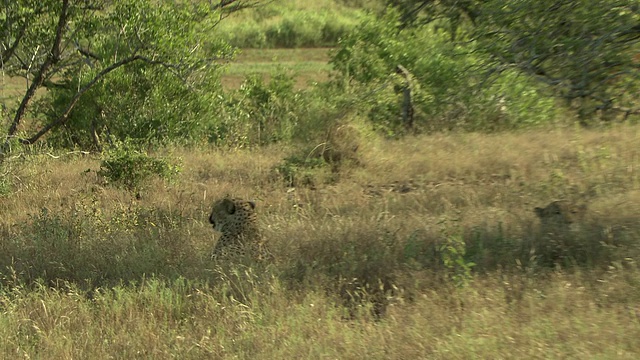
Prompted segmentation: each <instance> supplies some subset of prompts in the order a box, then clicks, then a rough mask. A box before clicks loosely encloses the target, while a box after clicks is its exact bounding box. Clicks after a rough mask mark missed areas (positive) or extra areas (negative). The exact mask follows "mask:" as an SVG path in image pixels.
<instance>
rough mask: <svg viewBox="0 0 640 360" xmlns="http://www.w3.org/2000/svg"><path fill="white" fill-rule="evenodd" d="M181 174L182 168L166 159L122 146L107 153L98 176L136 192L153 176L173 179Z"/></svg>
mask: <svg viewBox="0 0 640 360" xmlns="http://www.w3.org/2000/svg"><path fill="white" fill-rule="evenodd" d="M179 172H180V168H179V167H178V166H177V165H173V164H171V163H169V161H167V160H166V159H157V158H153V157H151V156H149V155H147V154H146V153H144V152H142V151H137V150H133V149H132V148H131V147H130V146H121V147H119V148H116V149H115V150H113V151H111V152H109V153H107V155H106V158H105V159H103V160H102V163H101V164H100V170H99V171H98V175H99V176H101V177H103V178H104V179H105V180H106V181H107V182H108V183H111V184H114V185H116V186H122V187H124V188H126V189H128V190H131V191H135V190H139V189H140V188H141V186H142V185H143V183H144V181H146V180H148V179H149V178H151V177H152V176H158V177H160V178H162V179H171V178H172V177H173V176H174V175H176V174H178V173H179Z"/></svg>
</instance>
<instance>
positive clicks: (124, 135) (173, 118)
mask: <svg viewBox="0 0 640 360" xmlns="http://www.w3.org/2000/svg"><path fill="white" fill-rule="evenodd" d="M77 76H87V75H86V74H82V75H72V76H71V78H70V79H69V80H68V82H67V83H68V84H75V83H77V82H79V79H77V78H76V77H77ZM219 78H220V73H219V70H218V69H217V68H205V69H203V70H202V72H201V73H200V74H198V75H197V76H192V77H190V78H189V80H188V81H185V80H184V79H181V78H180V77H179V76H176V74H174V73H171V72H168V71H166V70H165V69H160V68H157V67H150V66H147V65H145V64H142V63H135V64H131V65H130V66H128V67H124V68H120V69H118V70H116V71H114V72H113V73H112V74H110V77H109V78H108V81H107V80H105V81H103V82H101V83H99V84H97V85H95V86H94V87H93V88H92V89H91V90H89V91H88V92H87V93H85V94H84V95H83V96H82V97H81V98H80V100H79V101H78V104H77V105H76V107H75V108H74V110H73V111H72V112H71V114H70V115H69V120H68V121H67V122H66V124H65V125H64V126H62V127H60V128H57V129H55V130H54V131H53V132H52V133H51V135H50V136H49V138H48V141H49V142H50V143H51V144H52V145H53V146H58V147H68V148H74V147H80V148H83V149H101V148H102V145H103V143H104V142H124V141H127V140H130V139H133V140H138V141H146V142H149V141H155V142H165V143H166V142H181V143H185V142H198V141H200V140H201V139H202V138H204V137H205V136H206V131H207V129H208V127H209V125H210V123H211V122H212V121H214V120H215V113H216V110H217V108H216V105H217V104H218V103H219V102H218V101H216V95H217V94H218V93H219V92H220V91H221V88H220V82H219ZM68 86H69V87H66V86H65V87H59V88H53V89H51V91H49V93H48V97H49V99H45V100H44V101H50V103H51V110H50V111H49V113H52V114H59V113H62V112H63V111H64V108H65V107H66V106H67V104H68V102H69V101H70V98H71V97H72V96H74V94H75V89H73V86H72V85H68ZM43 104H44V102H43Z"/></svg>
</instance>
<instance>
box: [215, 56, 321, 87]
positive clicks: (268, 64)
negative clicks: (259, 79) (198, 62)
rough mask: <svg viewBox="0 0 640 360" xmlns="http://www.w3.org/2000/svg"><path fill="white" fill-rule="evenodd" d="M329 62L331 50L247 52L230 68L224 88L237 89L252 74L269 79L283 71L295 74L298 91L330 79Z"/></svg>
mask: <svg viewBox="0 0 640 360" xmlns="http://www.w3.org/2000/svg"><path fill="white" fill-rule="evenodd" d="M328 62H329V49H328V48H312V49H244V50H242V51H241V52H240V55H239V56H238V59H237V60H236V61H234V62H233V63H230V64H229V65H228V67H227V70H226V73H225V75H224V76H223V77H222V85H223V87H224V88H225V89H237V88H238V87H240V85H241V84H242V82H243V81H244V79H245V78H246V76H247V75H249V74H254V73H258V74H261V75H263V77H264V79H265V80H268V79H269V78H270V76H271V74H274V73H275V72H277V70H279V69H284V70H286V71H288V72H291V73H292V74H293V75H294V77H295V79H296V85H295V87H296V89H303V88H306V87H307V86H308V85H309V83H311V82H322V81H326V80H327V79H328V77H329V73H330V72H331V70H332V69H331V66H330V65H329V63H328Z"/></svg>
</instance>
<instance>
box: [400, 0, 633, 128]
mask: <svg viewBox="0 0 640 360" xmlns="http://www.w3.org/2000/svg"><path fill="white" fill-rule="evenodd" d="M389 3H391V4H392V5H394V6H395V7H396V8H397V9H399V11H400V12H401V13H402V17H401V23H402V26H403V27H412V28H420V27H423V26H424V25H425V24H431V25H433V26H434V28H437V29H441V30H444V31H445V32H446V33H448V34H449V35H450V37H451V39H452V40H459V39H462V40H464V41H465V42H472V41H473V42H474V43H475V46H474V47H475V48H476V49H477V51H479V52H482V53H484V54H486V55H487V56H488V61H487V62H486V63H485V67H484V71H487V72H489V73H490V74H494V75H498V76H499V75H500V74H502V73H503V72H504V71H513V69H516V70H517V72H519V73H521V74H524V75H526V76H527V77H529V78H531V79H534V80H537V81H539V82H540V83H541V84H543V85H544V86H546V87H548V88H549V89H550V90H551V91H550V92H552V93H553V95H555V97H556V98H559V99H562V100H563V101H564V102H565V103H566V104H567V105H568V106H569V107H570V108H573V109H576V110H577V114H578V117H579V120H580V121H581V123H583V124H586V123H587V122H588V121H589V119H591V118H594V117H595V116H594V115H597V116H600V117H601V118H602V119H605V120H610V119H613V118H615V117H616V115H619V114H623V115H624V119H626V118H627V117H628V116H629V115H632V114H633V115H637V114H639V113H640V110H639V109H638V103H637V99H636V98H635V97H634V96H630V95H629V94H635V93H636V92H637V90H638V86H639V85H638V84H639V80H640V78H639V76H638V72H637V60H636V59H635V55H636V54H637V49H638V41H639V40H640V27H639V26H638V21H639V20H640V13H639V12H638V10H639V9H640V7H639V6H638V2H637V1H636V0H625V1H612V0H603V1H587V0H581V1H551V0H549V1H534V0H525V1H516V2H508V3H505V2H504V1H495V0H492V1H476V0H465V1H448V0H446V1H431V0H411V1H402V2H401V1H394V0H390V1H389Z"/></svg>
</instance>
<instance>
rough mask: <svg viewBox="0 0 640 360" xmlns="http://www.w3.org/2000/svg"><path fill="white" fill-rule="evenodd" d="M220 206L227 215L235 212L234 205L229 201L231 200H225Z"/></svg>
mask: <svg viewBox="0 0 640 360" xmlns="http://www.w3.org/2000/svg"><path fill="white" fill-rule="evenodd" d="M222 206H223V207H224V210H225V211H226V212H228V213H229V214H234V213H235V212H236V204H234V203H233V201H231V199H229V198H225V199H224V200H222Z"/></svg>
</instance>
